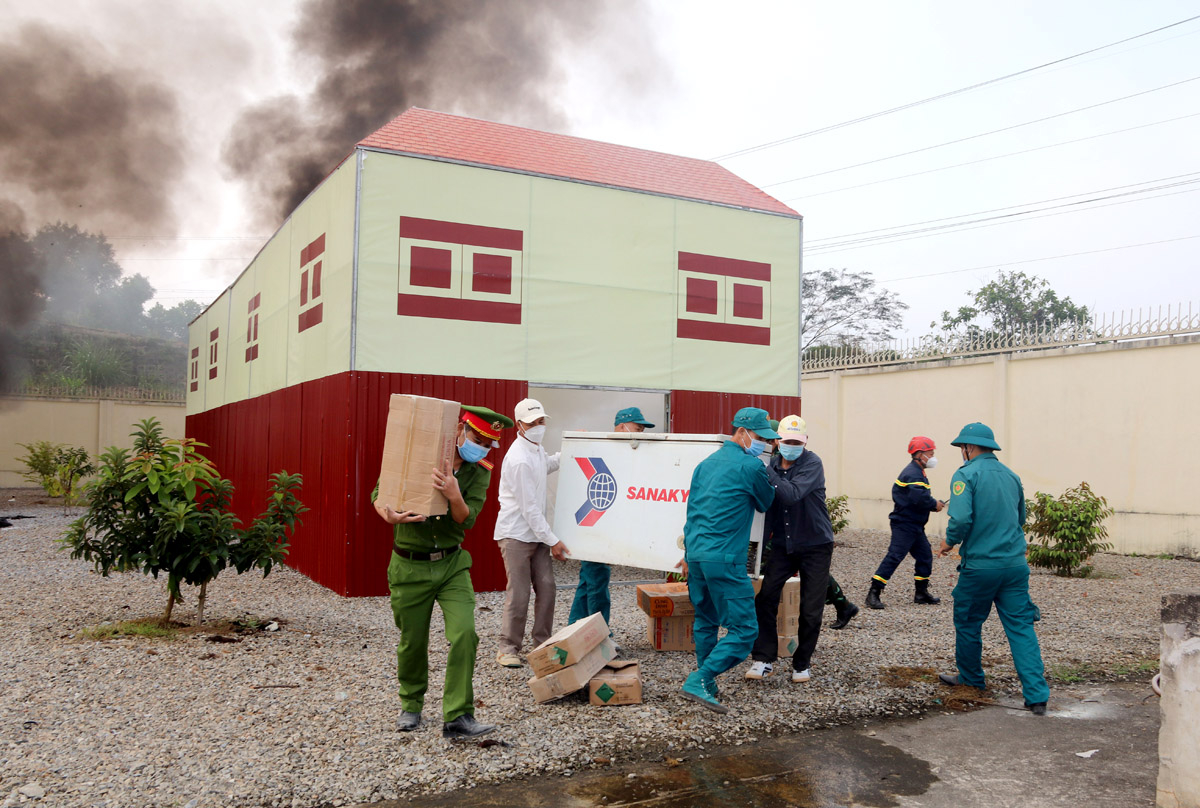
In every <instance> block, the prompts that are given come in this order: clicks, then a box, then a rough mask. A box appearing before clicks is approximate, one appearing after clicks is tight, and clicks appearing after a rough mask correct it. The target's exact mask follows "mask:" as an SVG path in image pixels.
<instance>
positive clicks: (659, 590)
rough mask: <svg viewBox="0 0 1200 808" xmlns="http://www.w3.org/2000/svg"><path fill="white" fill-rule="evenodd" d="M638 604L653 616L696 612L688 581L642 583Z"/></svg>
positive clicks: (678, 615) (681, 614)
mask: <svg viewBox="0 0 1200 808" xmlns="http://www.w3.org/2000/svg"><path fill="white" fill-rule="evenodd" d="M637 605H638V608H639V609H641V610H642V611H643V612H645V613H646V614H648V615H650V616H651V617H686V616H687V615H692V614H695V613H696V609H695V608H694V607H693V606H692V601H691V598H689V597H688V585H687V583H670V584H665V583H664V584H641V585H639V586H638V588H637Z"/></svg>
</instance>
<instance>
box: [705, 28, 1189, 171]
mask: <svg viewBox="0 0 1200 808" xmlns="http://www.w3.org/2000/svg"><path fill="white" fill-rule="evenodd" d="M1193 20H1200V15H1196V16H1195V17H1188V18H1187V19H1186V20H1179V21H1178V22H1173V23H1171V24H1170V25H1164V26H1162V27H1161V28H1155V29H1154V30H1153V31H1146V32H1144V33H1141V34H1137V35H1135V36H1131V37H1126V38H1125V39H1121V40H1118V41H1116V42H1110V43H1108V44H1107V45H1101V46H1099V47H1096V48H1091V49H1089V50H1085V51H1081V52H1079V53H1075V54H1072V55H1070V56H1064V57H1062V58H1061V59H1055V60H1054V61H1051V62H1046V63H1044V64H1040V65H1035V66H1033V67H1027V68H1025V69H1024V70H1018V71H1017V72H1015V73H1009V74H1007V75H1004V76H997V77H996V78H993V79H988V80H987V81H981V82H979V83H977V84H972V85H970V86H968V87H960V88H959V89H957V90H951V91H949V92H945V93H940V94H938V95H933V96H930V97H929V98H923V99H921V100H920V101H911V102H909V103H907V104H901V105H900V106H898V107H892V108H891V109H885V110H881V111H879V112H873V113H871V114H869V115H863V116H861V117H858V118H854V119H852V120H849V121H842V122H841V123H835V124H830V125H829V126H823V127H821V128H820V129H813V130H810V131H808V132H801V133H800V134H798V135H791V136H790V137H785V138H780V139H779V140H773V141H770V142H769V143H761V144H759V145H757V146H750V147H748V148H745V149H739V150H738V151H733V152H729V153H728V154H722V155H720V156H719V157H713V158H712V159H713V160H717V161H719V160H728V159H730V158H733V157H741V156H742V155H744V154H751V153H753V152H757V151H762V150H763V149H770V148H773V147H775V146H781V145H783V144H785V143H792V142H795V141H797V140H802V139H803V138H807V137H812V136H813V135H820V134H824V133H826V132H833V131H835V130H837V129H842V128H844V127H847V126H852V125H854V124H856V123H863V122H865V121H870V120H874V119H875V118H881V117H883V116H885V115H891V114H893V113H896V112H902V111H904V110H906V109H912V108H913V107H919V106H921V105H922V104H928V103H931V102H933V101H940V100H942V99H943V98H949V97H951V96H954V95H959V94H960V93H966V92H970V91H971V90H977V89H979V88H980V87H986V86H988V85H989V84H995V83H997V82H1000V81H1005V80H1006V79H1011V78H1015V77H1017V76H1021V75H1024V74H1026V73H1032V72H1034V71H1036V70H1042V69H1044V68H1047V67H1051V66H1053V65H1056V64H1061V63H1063V62H1068V61H1071V60H1072V59H1078V58H1079V57H1081V56H1087V55H1088V54H1090V53H1096V52H1097V51H1102V50H1106V49H1107V48H1112V47H1115V46H1117V45H1123V44H1125V43H1126V42H1132V41H1133V40H1135V39H1141V38H1142V37H1145V36H1150V35H1151V34H1157V33H1158V32H1159V31H1166V30H1167V29H1169V28H1175V27H1176V26H1179V25H1184V24H1185V23H1189V22H1192V21H1193Z"/></svg>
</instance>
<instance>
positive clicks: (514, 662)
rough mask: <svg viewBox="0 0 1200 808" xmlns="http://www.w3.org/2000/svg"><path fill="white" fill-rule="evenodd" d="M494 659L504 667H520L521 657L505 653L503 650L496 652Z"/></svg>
mask: <svg viewBox="0 0 1200 808" xmlns="http://www.w3.org/2000/svg"><path fill="white" fill-rule="evenodd" d="M496 661H497V662H499V663H500V664H501V665H502V666H504V667H505V668H519V667H521V658H520V657H519V656H517V655H516V654H506V653H504V652H503V651H501V652H499V653H498V654H496Z"/></svg>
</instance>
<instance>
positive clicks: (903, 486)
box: [896, 480, 930, 488]
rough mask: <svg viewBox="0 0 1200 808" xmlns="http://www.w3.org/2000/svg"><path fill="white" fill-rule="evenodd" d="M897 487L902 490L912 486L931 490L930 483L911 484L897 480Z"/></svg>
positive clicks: (914, 481)
mask: <svg viewBox="0 0 1200 808" xmlns="http://www.w3.org/2000/svg"><path fill="white" fill-rule="evenodd" d="M896 485H898V486H900V487H901V488H908V487H909V486H910V485H919V486H921V487H922V488H930V485H929V483H919V482H917V481H916V480H913V481H912V482H911V483H902V482H900V481H899V480H896Z"/></svg>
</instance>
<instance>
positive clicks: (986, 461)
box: [938, 423, 1050, 715]
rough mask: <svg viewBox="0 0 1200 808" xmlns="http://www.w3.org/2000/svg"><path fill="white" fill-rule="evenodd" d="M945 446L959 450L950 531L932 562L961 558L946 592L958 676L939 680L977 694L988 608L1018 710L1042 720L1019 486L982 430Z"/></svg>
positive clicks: (1042, 683) (1044, 693)
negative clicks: (1008, 661)
mask: <svg viewBox="0 0 1200 808" xmlns="http://www.w3.org/2000/svg"><path fill="white" fill-rule="evenodd" d="M951 445H953V446H957V447H959V448H960V449H962V456H963V465H962V467H961V468H959V470H958V471H956V472H954V477H953V478H952V479H951V481H950V505H949V507H948V512H949V515H950V523H949V524H948V525H947V526H946V539H945V541H944V542H942V546H941V547H940V548H939V549H938V556H939V557H942V556H945V555H946V554H947V553H949V552H950V550H951V548H953V547H954V546H955V545H957V546H958V547H959V551H958V552H959V556H960V557H961V558H962V560H961V561H960V562H959V565H958V570H959V573H958V584H957V585H956V586H955V587H954V592H953V596H954V635H955V636H954V640H955V642H954V657H955V662H956V663H957V664H958V675H948V674H939V678H940V679H941V680H942V681H943V682H944V683H946V684H948V685H959V684H963V685H969V686H971V687H978V688H983V686H984V676H983V662H982V655H983V641H982V639H981V637H980V633H981V630H982V629H983V623H984V621H985V620H987V618H988V615H989V614H991V611H992V604H995V606H996V613H997V614H998V615H1000V623H1001V624H1002V625H1003V626H1004V633H1005V634H1006V635H1007V636H1008V646H1009V648H1010V649H1011V651H1012V657H1013V666H1014V667H1015V668H1016V669H1017V675H1018V676H1019V677H1020V679H1021V690H1022V691H1023V693H1024V696H1025V706H1026V707H1028V708H1029V709H1030V710H1031V711H1032V712H1033V713H1034V715H1045V714H1046V701H1047V699H1048V698H1049V697H1050V688H1049V686H1048V685H1047V684H1046V677H1045V670H1044V668H1043V666H1042V652H1041V649H1040V648H1039V647H1038V638H1037V632H1036V631H1034V627H1033V624H1034V622H1036V621H1037V620H1040V619H1041V614H1040V613H1039V612H1038V608H1037V606H1035V605H1034V604H1033V601H1032V600H1030V598H1029V564H1028V562H1027V561H1026V560H1025V532H1024V525H1025V491H1024V489H1023V488H1022V486H1021V478H1020V477H1018V476H1017V475H1016V474H1014V473H1013V472H1012V471H1011V470H1009V468H1008V467H1007V466H1005V465H1004V464H1003V463H1001V462H1000V461H999V460H998V459H997V458H996V455H995V454H994V453H995V452H996V451H998V450H999V449H1000V445H999V444H998V443H996V436H995V434H993V432H992V430H991V428H989V427H987V426H985V425H984V424H981V423H973V424H967V425H966V426H964V427H963V428H962V432H960V433H959V435H958V437H957V438H955V439H954V440H953V441H952V442H951Z"/></svg>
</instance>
